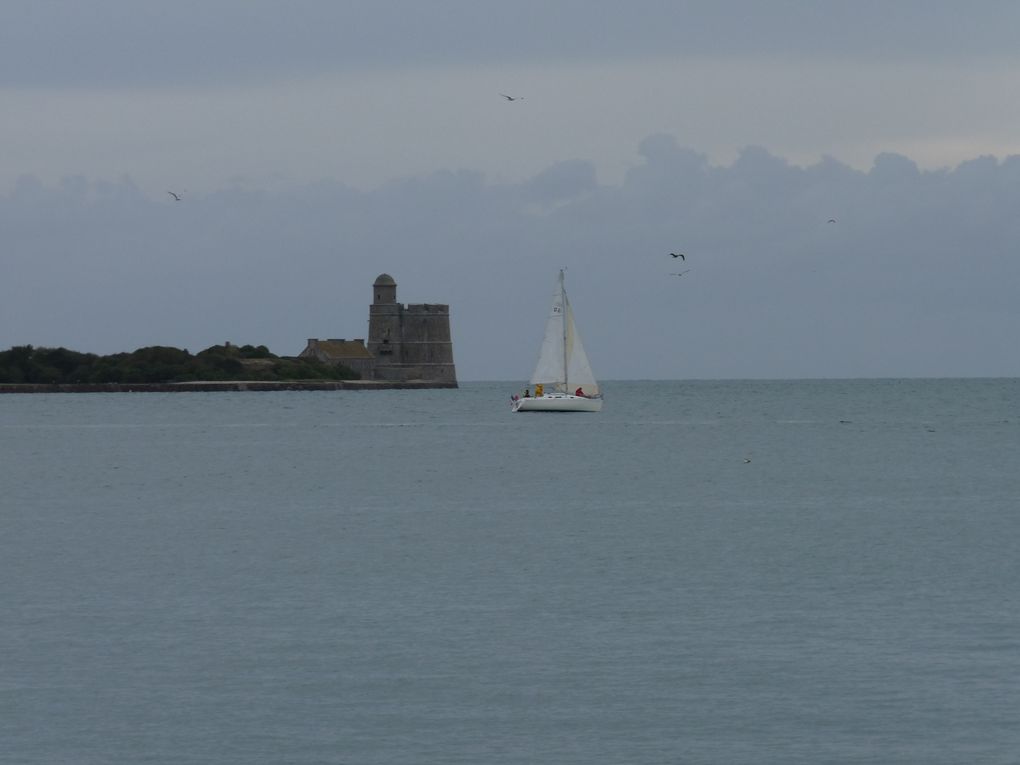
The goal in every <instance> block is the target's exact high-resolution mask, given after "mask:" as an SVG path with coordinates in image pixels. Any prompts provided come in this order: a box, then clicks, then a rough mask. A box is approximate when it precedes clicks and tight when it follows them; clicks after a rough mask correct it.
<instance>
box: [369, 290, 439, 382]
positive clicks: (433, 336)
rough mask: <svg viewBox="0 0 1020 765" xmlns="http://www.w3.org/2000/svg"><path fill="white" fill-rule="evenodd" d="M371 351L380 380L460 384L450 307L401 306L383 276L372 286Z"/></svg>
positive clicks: (427, 305) (426, 305) (425, 304)
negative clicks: (454, 352) (454, 351)
mask: <svg viewBox="0 0 1020 765" xmlns="http://www.w3.org/2000/svg"><path fill="white" fill-rule="evenodd" d="M372 295H373V299H372V305H371V306H369V312H368V351H369V353H371V354H372V355H373V356H375V359H376V362H375V379H377V380H394V381H405V380H430V381H436V382H444V383H453V384H454V385H456V383H457V372H456V368H455V367H454V364H453V342H452V340H451V336H450V307H449V306H448V305H442V304H438V303H419V304H412V305H407V306H404V305H401V304H400V303H398V302H397V283H396V282H395V281H394V280H393V277H392V276H390V275H389V274H380V275H379V276H378V277H377V278H376V280H375V283H374V284H373V285H372Z"/></svg>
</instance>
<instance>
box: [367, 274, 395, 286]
mask: <svg viewBox="0 0 1020 765" xmlns="http://www.w3.org/2000/svg"><path fill="white" fill-rule="evenodd" d="M383 285H387V286H388V285H393V286H394V287H396V286H397V283H396V282H395V281H394V280H393V277H392V276H390V275H389V274H379V275H378V276H377V277H375V283H374V284H373V285H372V286H373V287H381V286H383Z"/></svg>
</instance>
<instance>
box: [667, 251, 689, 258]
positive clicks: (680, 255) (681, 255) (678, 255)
mask: <svg viewBox="0 0 1020 765" xmlns="http://www.w3.org/2000/svg"><path fill="white" fill-rule="evenodd" d="M669 254H670V255H672V256H673V257H674V258H680V260H687V256H686V255H684V254H683V253H682V252H671V253H669Z"/></svg>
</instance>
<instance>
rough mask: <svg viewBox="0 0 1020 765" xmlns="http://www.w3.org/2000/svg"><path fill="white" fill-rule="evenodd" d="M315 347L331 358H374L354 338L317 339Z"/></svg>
mask: <svg viewBox="0 0 1020 765" xmlns="http://www.w3.org/2000/svg"><path fill="white" fill-rule="evenodd" d="M316 348H317V349H318V350H320V351H321V352H322V354H323V355H324V356H328V357H329V358H331V359H337V360H340V359H374V358H375V356H373V355H372V354H371V353H369V352H368V348H366V347H365V346H364V345H363V344H362V343H359V342H357V341H356V340H319V341H318V342H317V343H316Z"/></svg>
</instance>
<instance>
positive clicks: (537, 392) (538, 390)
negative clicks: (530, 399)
mask: <svg viewBox="0 0 1020 765" xmlns="http://www.w3.org/2000/svg"><path fill="white" fill-rule="evenodd" d="M543 390H544V388H543V387H542V383H539V384H538V385H536V386H535V398H538V397H539V396H541V395H542V391H543Z"/></svg>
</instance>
